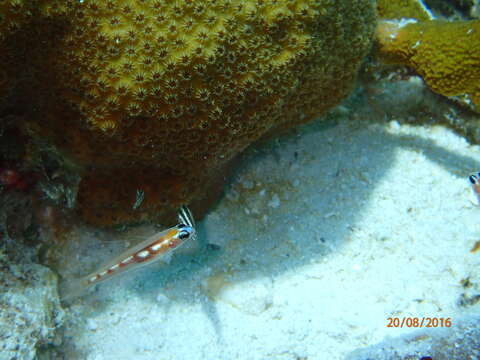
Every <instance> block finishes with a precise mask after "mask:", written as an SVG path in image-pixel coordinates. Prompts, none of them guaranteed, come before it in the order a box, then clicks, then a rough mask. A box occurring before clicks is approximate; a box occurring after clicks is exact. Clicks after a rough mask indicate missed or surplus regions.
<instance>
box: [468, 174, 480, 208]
mask: <svg viewBox="0 0 480 360" xmlns="http://www.w3.org/2000/svg"><path fill="white" fill-rule="evenodd" d="M468 179H469V180H470V183H471V184H472V189H473V193H474V194H475V196H476V197H477V201H478V205H480V173H477V174H474V175H470V176H469V177H468Z"/></svg>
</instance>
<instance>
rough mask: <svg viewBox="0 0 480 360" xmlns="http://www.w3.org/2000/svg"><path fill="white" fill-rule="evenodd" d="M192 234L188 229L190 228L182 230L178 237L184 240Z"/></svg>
mask: <svg viewBox="0 0 480 360" xmlns="http://www.w3.org/2000/svg"><path fill="white" fill-rule="evenodd" d="M190 234H191V232H190V231H188V230H181V231H180V232H179V233H178V237H179V238H180V239H182V240H183V239H187V238H189V237H190Z"/></svg>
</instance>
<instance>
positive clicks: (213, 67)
mask: <svg viewBox="0 0 480 360" xmlns="http://www.w3.org/2000/svg"><path fill="white" fill-rule="evenodd" d="M40 3H41V4H42V6H40V7H39V10H38V12H39V18H40V20H36V23H35V24H33V25H31V26H29V30H28V31H29V34H30V33H32V34H33V35H31V36H30V38H27V37H26V36H23V37H22V39H24V42H25V43H26V44H28V45H31V46H30V47H31V48H32V50H31V54H30V53H29V55H31V57H32V59H34V60H29V61H28V64H26V65H25V66H24V67H23V68H22V71H23V72H24V73H27V74H28V75H29V76H30V78H31V79H33V80H32V83H33V84H35V86H33V87H28V86H20V87H18V88H19V90H18V92H20V93H22V95H20V99H28V100H31V99H35V100H34V104H33V105H34V106H31V107H32V108H33V109H35V110H33V111H31V113H30V114H28V123H27V124H26V125H25V128H27V129H28V131H29V133H31V134H34V136H36V137H37V138H42V139H44V140H45V139H46V140H47V141H49V142H51V143H53V144H55V145H56V147H57V148H58V149H59V150H60V151H61V152H62V153H63V154H64V155H66V156H68V157H70V158H71V159H72V160H73V161H74V162H76V163H77V164H78V165H80V166H81V167H83V173H82V174H83V179H82V182H81V184H80V187H79V194H78V202H77V207H78V210H79V212H80V213H81V214H82V216H83V218H84V219H85V220H87V221H89V222H90V223H95V224H99V225H112V224H117V223H123V222H128V221H136V220H142V219H152V218H154V217H155V216H156V215H159V216H165V214H167V213H168V212H171V211H173V209H175V208H176V207H178V206H179V205H180V204H182V203H191V202H194V203H200V202H201V201H203V200H204V199H207V198H214V197H215V194H214V192H213V191H212V189H214V188H219V186H218V184H221V183H222V181H223V180H224V178H225V176H226V169H227V167H228V165H229V164H231V161H232V159H233V158H234V157H235V156H236V155H237V154H239V153H240V152H241V151H242V150H243V149H245V148H246V147H247V146H248V145H249V144H251V143H252V142H254V141H255V140H257V139H260V138H261V137H262V136H264V135H266V134H271V133H274V132H275V131H279V129H285V128H288V127H290V126H292V125H295V124H299V123H304V122H307V121H309V120H311V119H313V118H314V117H317V116H319V115H321V114H322V113H324V112H325V111H327V110H328V109H330V108H331V107H332V106H334V105H336V104H338V103H339V102H340V101H341V100H342V99H343V98H344V97H345V96H346V95H347V94H348V93H349V91H350V89H351V87H352V85H353V81H354V79H355V75H356V72H357V69H358V66H359V64H360V62H361V60H362V58H363V57H364V56H365V55H366V53H367V52H368V50H369V47H370V42H371V38H372V35H373V32H374V26H375V7H374V2H372V1H370V0H361V1H352V0H342V1H331V0H315V1H313V0H310V1H307V0H289V1H284V2H277V1H260V0H251V1H243V0H241V1H240V0H218V1H191V0H183V1H175V2H170V1H153V0H151V1H150V0H135V1H133V0H119V1H95V0H85V1H82V2H79V1H69V0H67V1H64V2H61V3H60V4H61V5H59V2H56V1H54V0H50V1H48V0H45V1H41V2H40ZM42 19H46V20H42ZM32 29H33V30H35V31H33V30H32ZM22 31H23V30H22V28H20V30H18V31H17V32H19V33H20V34H21V33H22ZM52 33H55V36H53V37H51V38H46V37H45V34H47V36H48V34H52ZM39 38H41V40H42V41H43V43H40V42H39ZM29 39H31V40H29ZM8 40H9V39H8V36H7V40H6V41H7V42H8ZM30 42H31V44H30ZM36 44H41V45H36ZM25 48H28V46H25ZM25 94H28V95H27V96H26V95H25ZM20 103H22V101H20ZM24 103H25V100H23V104H24ZM137 190H138V191H140V190H141V191H143V192H144V194H145V199H144V201H143V202H142V204H140V206H139V207H138V208H135V209H132V206H133V204H134V203H135V194H136V192H137ZM217 192H218V191H217Z"/></svg>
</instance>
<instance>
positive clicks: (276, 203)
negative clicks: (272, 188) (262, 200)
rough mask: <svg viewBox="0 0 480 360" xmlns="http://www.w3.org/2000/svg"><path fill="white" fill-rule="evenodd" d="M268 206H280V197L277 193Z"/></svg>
mask: <svg viewBox="0 0 480 360" xmlns="http://www.w3.org/2000/svg"><path fill="white" fill-rule="evenodd" d="M268 206H270V207H271V208H274V209H276V208H278V207H279V206H280V198H279V197H278V195H277V194H273V196H272V199H271V200H270V201H269V202H268Z"/></svg>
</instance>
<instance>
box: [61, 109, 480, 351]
mask: <svg viewBox="0 0 480 360" xmlns="http://www.w3.org/2000/svg"><path fill="white" fill-rule="evenodd" d="M410 116H412V114H410ZM402 120H403V119H402V118H397V119H389V120H387V121H385V120H383V115H382V114H379V113H376V112H375V111H373V110H371V109H369V108H368V107H367V106H366V105H365V104H362V105H358V108H355V105H348V106H347V105H345V106H343V107H341V108H339V109H337V110H336V111H334V112H333V113H332V114H331V115H329V116H328V117H327V120H325V119H322V121H316V122H314V123H312V124H309V125H307V126H304V127H302V128H300V129H298V131H297V132H296V133H295V134H289V135H286V136H284V137H281V138H280V139H274V140H271V141H270V142H269V143H267V144H264V145H260V146H257V147H256V148H255V149H250V150H249V151H248V152H247V155H246V156H245V159H244V160H243V162H242V165H241V166H240V168H239V169H238V170H237V172H236V174H235V175H234V177H233V180H232V182H231V183H230V184H229V186H228V187H227V188H226V190H225V195H224V196H223V198H222V199H221V200H220V201H219V203H218V204H217V205H216V207H215V208H213V209H212V210H211V212H210V213H209V214H208V215H207V217H206V218H205V219H204V220H203V221H201V222H199V224H198V227H199V244H198V246H197V248H192V249H186V250H188V251H183V252H179V253H178V254H176V255H175V256H174V257H173V258H172V259H171V261H170V263H169V264H168V265H166V266H165V265H162V264H153V265H151V266H149V267H144V268H143V269H142V270H139V271H138V272H135V273H132V274H127V275H125V276H122V277H119V278H116V279H114V280H111V281H110V282H107V283H104V284H101V285H99V286H97V288H96V289H94V290H93V291H90V292H88V293H87V294H86V295H85V296H83V297H81V298H78V299H77V300H76V301H75V302H73V304H71V305H70V307H69V308H68V310H69V311H70V320H69V321H68V322H67V324H66V325H65V329H64V332H65V334H64V335H65V341H64V345H63V346H64V349H65V354H66V355H67V358H68V359H87V360H110V359H112V360H113V359H115V360H119V359H136V360H150V359H152V360H153V359H155V360H168V359H172V360H173V359H175V360H182V359H188V360H203V359H209V360H216V359H219V360H220V359H221V360H233V359H241V360H243V359H245V360H247V359H248V360H250V359H251V360H256V359H274V360H277V359H278V360H317V359H318V360H323V359H328V360H340V359H345V358H347V357H349V358H352V359H353V358H355V359H366V358H362V357H360V355H358V357H357V355H355V353H353V354H352V352H354V351H355V350H357V351H358V349H360V348H364V347H369V346H375V344H378V343H382V342H383V343H385V342H387V343H388V342H389V341H391V340H392V339H393V340H392V341H398V339H402V336H407V337H408V336H412V334H413V335H415V334H419V335H418V336H417V338H418V339H425V338H426V337H428V336H429V334H433V335H435V334H437V333H442V330H438V329H437V330H435V329H426V328H424V329H413V328H406V327H404V328H391V327H387V324H388V318H390V317H398V318H400V319H401V318H404V317H418V318H422V317H428V318H432V317H437V318H444V319H446V318H449V319H451V323H452V329H460V325H461V322H464V321H467V323H468V322H469V321H470V323H469V325H468V326H470V327H473V329H475V326H476V327H477V328H478V327H480V321H479V320H478V319H479V318H478V317H477V318H476V317H475V316H476V315H475V314H479V310H480V302H479V301H477V302H475V301H474V300H472V299H474V297H475V295H478V294H480V251H478V252H471V251H470V250H471V249H472V248H473V246H474V245H475V243H476V242H477V241H478V240H480V207H479V206H477V204H476V199H475V198H474V196H473V195H472V191H471V188H470V186H469V182H468V175H470V174H471V173H472V172H477V171H478V170H480V147H479V146H472V145H469V144H468V142H467V141H466V140H465V139H464V138H462V137H461V136H459V135H457V134H455V133H454V132H452V131H451V130H448V129H446V128H445V127H442V126H415V125H408V124H404V123H403V122H402ZM166 225H173V224H166ZM145 231H147V232H148V231H150V233H151V232H153V231H155V230H154V229H146V230H145ZM70 236H71V237H76V238H78V239H82V241H83V242H82V243H83V244H88V246H89V247H90V250H89V249H83V250H81V251H80V250H79V252H78V253H82V251H83V253H84V254H89V256H90V259H89V260H86V261H85V262H84V263H83V264H84V266H85V269H84V270H85V271H89V270H92V269H93V268H94V263H95V262H100V263H101V262H103V261H104V260H108V258H109V256H112V253H113V252H114V250H111V249H110V248H108V246H100V245H99V244H103V242H101V239H104V238H105V236H98V233H96V232H93V231H88V230H85V229H73V230H72V233H71V235H70ZM100 238H101V239H100ZM79 243H80V242H79ZM207 243H209V244H215V245H218V246H219V249H218V248H216V247H214V246H211V245H210V246H206V244H207ZM109 246H110V245H109ZM115 246H116V245H115ZM97 248H100V250H98V252H97V251H92V250H91V249H97ZM107 248H108V249H107ZM122 249H123V248H122ZM78 253H77V254H78ZM77 258H78V257H77ZM77 260H78V259H77ZM80 260H81V259H80ZM85 264H87V265H85ZM467 281H468V282H467ZM462 284H463V285H462ZM465 286H466V287H465ZM462 299H463V300H464V301H461V300H462ZM466 300H471V301H466ZM465 319H467V320H465ZM475 319H476V320H475ZM472 324H473V325H472ZM452 329H450V330H452ZM470 330H471V328H470ZM448 331H449V329H444V330H443V333H448ZM433 335H432V336H433ZM461 336H463V335H460V337H461ZM395 339H397V340H395ZM419 346H420V345H419ZM422 346H423V345H422ZM454 346H455V344H453V343H452V345H451V347H452V349H453V350H452V351H453V353H452V354H455V349H454ZM423 348H424V349H425V350H424V351H425V353H423V354H420V353H415V354H416V355H418V356H420V355H421V356H431V354H429V353H427V352H428V351H429V346H427V345H426V346H424V347H423ZM417 350H418V349H417ZM477 350H478V348H477ZM375 351H377V355H372V356H371V357H369V359H372V360H373V359H383V358H385V359H393V358H394V357H393V355H392V356H389V355H385V354H386V351H387V350H385V351H384V350H381V351H384V352H385V354H384V355H381V351H380V350H378V349H377V350H375ZM412 351H413V350H412ZM422 351H423V350H422ZM432 351H433V350H432ZM458 351H460V350H458ZM469 351H470V350H469ZM474 351H475V350H474V349H473V350H471V356H472V357H471V359H478V358H480V354H479V353H478V352H477V353H476V354H475V352H474ZM372 354H373V352H372ZM382 356H383V357H382ZM450 358H451V359H453V358H454V357H450ZM465 359H468V357H466V358H465Z"/></svg>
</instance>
